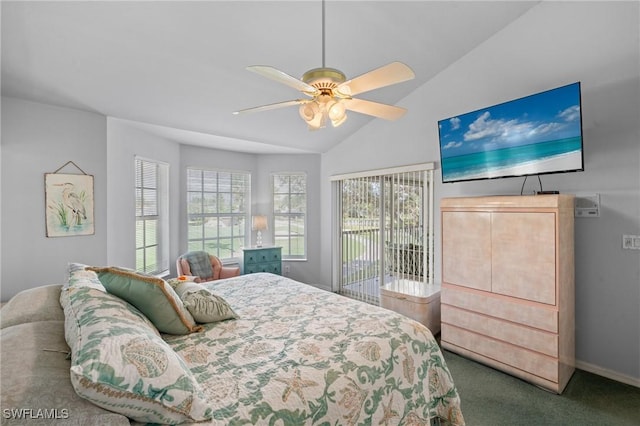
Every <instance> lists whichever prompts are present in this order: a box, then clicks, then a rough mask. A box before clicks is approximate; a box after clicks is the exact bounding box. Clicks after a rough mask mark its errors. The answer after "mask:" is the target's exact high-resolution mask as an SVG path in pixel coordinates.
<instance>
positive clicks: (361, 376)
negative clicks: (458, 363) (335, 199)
mask: <svg viewBox="0 0 640 426" xmlns="http://www.w3.org/2000/svg"><path fill="white" fill-rule="evenodd" d="M206 287H207V288H208V289H210V290H212V291H214V292H215V293H217V294H220V295H221V296H223V297H224V298H225V299H226V300H227V301H228V302H229V304H230V305H231V306H232V307H233V309H234V310H235V311H236V313H237V314H238V316H239V318H238V319H233V320H227V321H222V322H217V323H213V324H208V325H206V326H205V329H204V331H202V332H200V333H193V334H189V335H185V336H175V335H164V336H163V337H164V339H165V341H166V342H167V343H168V344H169V345H170V346H171V348H172V349H173V350H174V351H175V352H176V353H178V354H179V355H181V357H182V358H183V359H184V360H186V362H187V365H188V366H189V368H190V369H191V371H192V372H193V373H194V375H195V377H196V380H197V381H198V382H199V383H200V384H201V385H202V387H203V390H204V392H205V394H206V397H207V399H208V400H209V401H210V402H211V404H212V406H213V407H215V408H214V410H213V413H212V420H211V422H210V423H211V424H220V425H222V424H225V425H226V424H229V425H233V424H285V425H292V424H296V425H297V424H318V425H320V424H326V425H336V424H340V425H356V424H373V425H379V424H384V425H396V424H406V425H428V424H430V419H435V418H439V419H442V420H443V422H442V423H443V424H452V425H462V424H464V420H463V416H462V413H461V411H460V400H459V397H458V394H457V391H456V388H455V386H454V384H453V380H452V378H451V374H450V373H449V371H448V369H447V366H446V363H445V361H444V359H443V357H442V354H441V352H440V349H439V347H438V344H437V342H436V340H435V339H434V337H433V336H432V334H431V332H430V331H429V330H428V329H427V328H426V327H424V326H422V325H421V324H420V323H417V322H415V321H412V320H409V319H408V318H406V317H403V316H401V315H399V314H396V313H394V312H392V311H388V310H385V309H382V308H379V307H376V306H372V305H368V304H365V303H362V302H358V301H354V300H351V299H348V298H345V297H343V296H339V295H337V294H333V293H329V292H326V291H323V290H320V289H317V288H315V287H313V286H310V285H306V284H302V283H299V282H296V281H294V280H291V279H288V278H286V277H282V276H277V275H273V274H265V273H259V274H251V275H245V276H242V277H237V278H232V279H228V280H221V281H214V282H210V283H208V284H206Z"/></svg>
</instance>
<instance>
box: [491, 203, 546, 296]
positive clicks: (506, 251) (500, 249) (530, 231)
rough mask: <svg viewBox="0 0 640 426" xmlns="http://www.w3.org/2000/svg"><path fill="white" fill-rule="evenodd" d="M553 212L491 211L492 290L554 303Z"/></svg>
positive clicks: (507, 294) (506, 294)
mask: <svg viewBox="0 0 640 426" xmlns="http://www.w3.org/2000/svg"><path fill="white" fill-rule="evenodd" d="M555 218H556V215H555V214H554V213H524V212H523V213H493V215H492V224H491V229H492V232H491V233H492V237H491V240H492V251H493V257H492V261H491V268H492V270H493V272H492V276H493V283H492V288H491V290H492V291H493V292H494V293H498V294H503V295H505V296H511V297H518V298H520V299H525V300H531V301H535V302H541V303H546V304H549V305H555V304H556V231H555V229H556V224H555Z"/></svg>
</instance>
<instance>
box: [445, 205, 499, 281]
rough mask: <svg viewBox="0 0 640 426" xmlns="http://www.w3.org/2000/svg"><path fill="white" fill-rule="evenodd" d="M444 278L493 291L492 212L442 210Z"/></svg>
mask: <svg viewBox="0 0 640 426" xmlns="http://www.w3.org/2000/svg"><path fill="white" fill-rule="evenodd" d="M442 280H443V281H444V282H447V283H450V284H456V285H461V286H465V287H470V288H475V289H478V290H485V291H491V213H487V212H443V213H442Z"/></svg>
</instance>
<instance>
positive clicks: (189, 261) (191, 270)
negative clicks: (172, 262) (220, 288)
mask: <svg viewBox="0 0 640 426" xmlns="http://www.w3.org/2000/svg"><path fill="white" fill-rule="evenodd" d="M205 262H208V263H209V266H210V269H209V268H207V267H206V266H207V265H206V264H205ZM221 269H222V262H221V261H220V259H218V258H217V257H216V256H214V255H212V254H209V253H207V252H205V251H191V252H187V253H185V254H183V255H181V256H180V257H178V260H176V270H177V271H178V275H192V276H197V277H200V279H201V280H203V281H211V280H217V279H219V278H220V270H221ZM209 274H210V275H209Z"/></svg>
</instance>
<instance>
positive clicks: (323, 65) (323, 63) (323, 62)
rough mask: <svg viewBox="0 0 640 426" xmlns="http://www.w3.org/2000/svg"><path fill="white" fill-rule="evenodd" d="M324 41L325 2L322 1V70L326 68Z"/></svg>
mask: <svg viewBox="0 0 640 426" xmlns="http://www.w3.org/2000/svg"><path fill="white" fill-rule="evenodd" d="M324 41H325V29H324V0H322V68H324V67H325V61H324V59H325V56H324Z"/></svg>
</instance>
